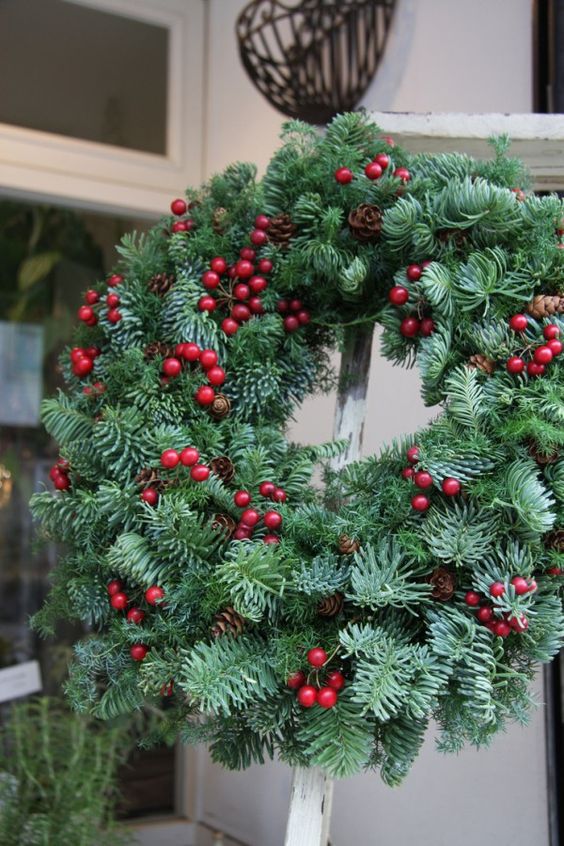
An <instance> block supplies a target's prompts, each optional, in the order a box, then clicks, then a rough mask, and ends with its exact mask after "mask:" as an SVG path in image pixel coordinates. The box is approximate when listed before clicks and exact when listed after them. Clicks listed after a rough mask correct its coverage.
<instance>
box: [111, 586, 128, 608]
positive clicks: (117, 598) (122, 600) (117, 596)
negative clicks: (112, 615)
mask: <svg viewBox="0 0 564 846" xmlns="http://www.w3.org/2000/svg"><path fill="white" fill-rule="evenodd" d="M128 602H129V599H128V598H127V594H125V593H122V592H121V591H119V592H118V593H114V594H113V595H112V597H111V598H110V605H111V606H112V608H115V610H116V611H123V609H124V608H125V607H126V605H127V603H128Z"/></svg>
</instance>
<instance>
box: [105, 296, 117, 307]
mask: <svg viewBox="0 0 564 846" xmlns="http://www.w3.org/2000/svg"><path fill="white" fill-rule="evenodd" d="M119 304H120V298H119V297H118V295H117V294H108V296H107V297H106V305H107V306H108V308H115V307H116V306H118V305H119Z"/></svg>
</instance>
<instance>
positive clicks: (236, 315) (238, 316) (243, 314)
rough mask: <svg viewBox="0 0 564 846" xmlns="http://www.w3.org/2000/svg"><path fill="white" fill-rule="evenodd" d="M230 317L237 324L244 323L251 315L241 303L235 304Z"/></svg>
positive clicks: (247, 308) (248, 309)
mask: <svg viewBox="0 0 564 846" xmlns="http://www.w3.org/2000/svg"><path fill="white" fill-rule="evenodd" d="M231 317H232V318H233V320H237V321H239V323H245V321H247V320H250V319H251V317H252V314H251V310H250V308H249V307H248V306H246V305H243V303H235V305H234V306H233V308H232V309H231Z"/></svg>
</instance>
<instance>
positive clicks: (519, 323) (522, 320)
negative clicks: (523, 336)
mask: <svg viewBox="0 0 564 846" xmlns="http://www.w3.org/2000/svg"><path fill="white" fill-rule="evenodd" d="M528 325H529V321H528V320H527V315H526V314H514V315H513V317H512V318H511V320H510V321H509V327H510V328H511V329H513V331H514V332H524V331H525V329H526V328H527V326H528Z"/></svg>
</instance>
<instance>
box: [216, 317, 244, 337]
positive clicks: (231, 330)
mask: <svg viewBox="0 0 564 846" xmlns="http://www.w3.org/2000/svg"><path fill="white" fill-rule="evenodd" d="M239 325H240V324H239V323H237V321H236V320H233V318H232V317H226V318H225V320H222V321H221V328H222V329H223V331H224V332H225V334H226V335H235V333H236V332H238V330H239Z"/></svg>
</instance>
